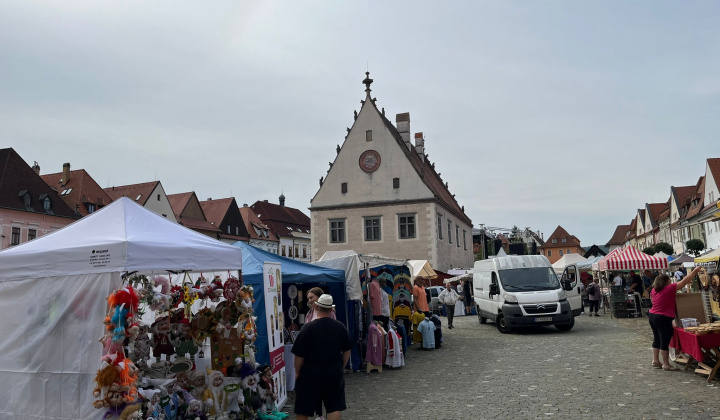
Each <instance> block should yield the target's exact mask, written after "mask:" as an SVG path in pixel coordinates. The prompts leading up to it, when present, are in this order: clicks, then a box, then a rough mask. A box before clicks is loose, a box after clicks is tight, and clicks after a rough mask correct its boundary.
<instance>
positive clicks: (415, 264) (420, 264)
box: [405, 260, 437, 283]
mask: <svg viewBox="0 0 720 420" xmlns="http://www.w3.org/2000/svg"><path fill="white" fill-rule="evenodd" d="M405 265H407V266H408V267H409V268H410V281H411V282H412V283H415V279H416V278H417V277H422V278H425V279H434V278H435V277H437V273H435V270H433V268H432V267H431V266H430V263H429V262H428V261H427V260H408V261H407V262H406V263H405Z"/></svg>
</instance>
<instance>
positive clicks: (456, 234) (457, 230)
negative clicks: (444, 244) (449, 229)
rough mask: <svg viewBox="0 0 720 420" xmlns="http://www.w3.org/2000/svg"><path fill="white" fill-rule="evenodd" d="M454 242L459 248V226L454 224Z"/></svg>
mask: <svg viewBox="0 0 720 420" xmlns="http://www.w3.org/2000/svg"><path fill="white" fill-rule="evenodd" d="M455 243H456V244H457V247H458V248H460V226H458V225H455Z"/></svg>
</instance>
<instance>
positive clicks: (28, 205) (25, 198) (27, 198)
mask: <svg viewBox="0 0 720 420" xmlns="http://www.w3.org/2000/svg"><path fill="white" fill-rule="evenodd" d="M18 196H19V197H20V199H21V200H22V202H23V206H25V211H35V209H33V206H32V196H31V195H30V192H29V191H28V190H22V191H20V194H18Z"/></svg>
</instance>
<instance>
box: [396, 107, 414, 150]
mask: <svg viewBox="0 0 720 420" xmlns="http://www.w3.org/2000/svg"><path fill="white" fill-rule="evenodd" d="M395 124H396V125H397V130H398V133H400V137H402V139H403V142H404V143H405V146H407V148H408V150H412V149H413V146H412V143H410V113H409V112H405V113H402V114H397V115H396V116H395Z"/></svg>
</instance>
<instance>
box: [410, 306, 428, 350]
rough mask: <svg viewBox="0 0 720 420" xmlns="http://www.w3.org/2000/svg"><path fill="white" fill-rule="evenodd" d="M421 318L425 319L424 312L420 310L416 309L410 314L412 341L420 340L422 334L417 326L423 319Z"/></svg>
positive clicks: (417, 341)
mask: <svg viewBox="0 0 720 420" xmlns="http://www.w3.org/2000/svg"><path fill="white" fill-rule="evenodd" d="M423 319H425V314H424V313H422V312H420V311H416V312H415V313H414V314H413V316H412V323H413V335H412V339H413V342H414V343H419V342H421V341H422V334H420V331H419V330H418V326H419V325H420V323H421V322H422V321H423Z"/></svg>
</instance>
